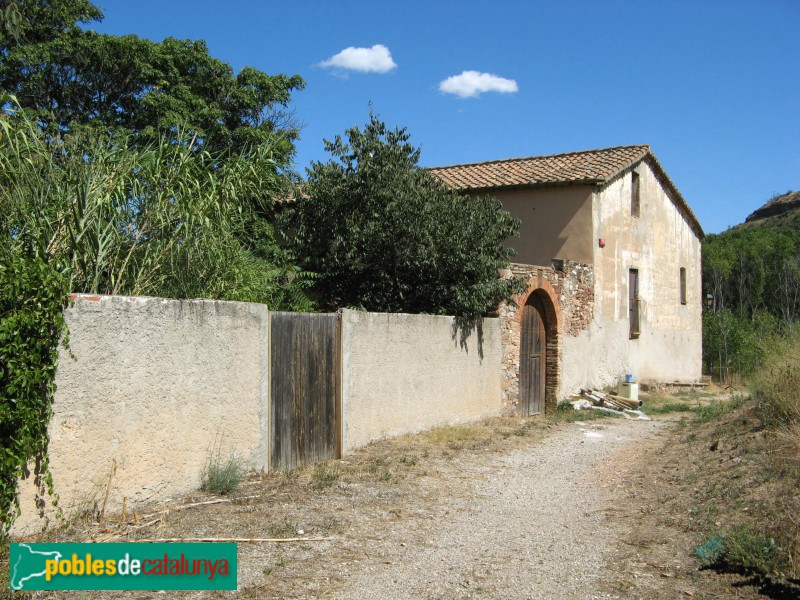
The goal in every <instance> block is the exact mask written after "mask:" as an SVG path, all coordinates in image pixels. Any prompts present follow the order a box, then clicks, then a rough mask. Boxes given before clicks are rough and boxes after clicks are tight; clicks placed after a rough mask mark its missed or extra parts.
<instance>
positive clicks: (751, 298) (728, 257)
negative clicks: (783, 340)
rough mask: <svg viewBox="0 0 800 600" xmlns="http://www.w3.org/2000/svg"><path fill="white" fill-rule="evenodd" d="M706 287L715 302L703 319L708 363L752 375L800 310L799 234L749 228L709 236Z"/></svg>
mask: <svg viewBox="0 0 800 600" xmlns="http://www.w3.org/2000/svg"><path fill="white" fill-rule="evenodd" d="M703 286H704V293H707V294H711V295H712V296H713V298H714V302H713V306H712V308H711V309H710V310H709V312H707V314H706V315H705V316H704V320H703V356H704V360H705V363H706V365H707V366H710V365H711V364H712V363H713V364H714V365H717V366H720V365H721V366H730V367H735V368H736V369H737V370H738V371H739V372H742V373H747V372H751V371H753V370H754V369H755V368H756V367H757V366H758V362H759V361H760V357H761V355H762V354H763V352H762V350H761V347H762V346H763V345H764V344H766V343H768V341H767V340H769V339H770V338H771V336H772V335H774V334H775V333H776V332H781V331H789V330H791V327H792V325H793V323H794V322H795V321H796V315H797V314H798V311H800V232H798V231H794V230H790V229H787V230H782V231H775V230H771V229H766V228H748V229H738V230H731V231H726V232H725V233H722V234H719V235H709V236H708V237H707V238H706V239H705V240H704V242H703Z"/></svg>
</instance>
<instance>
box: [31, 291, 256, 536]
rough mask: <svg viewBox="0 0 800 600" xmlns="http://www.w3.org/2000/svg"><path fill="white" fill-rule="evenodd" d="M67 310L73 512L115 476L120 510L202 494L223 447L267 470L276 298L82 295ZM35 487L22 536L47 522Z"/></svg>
mask: <svg viewBox="0 0 800 600" xmlns="http://www.w3.org/2000/svg"><path fill="white" fill-rule="evenodd" d="M66 319H67V323H68V325H69V329H70V351H71V353H72V354H73V355H74V359H73V358H72V357H71V356H70V354H69V352H66V351H64V350H63V349H62V350H61V352H60V356H59V365H58V373H57V376H56V385H57V386H58V388H57V391H56V395H55V401H54V405H53V417H52V420H51V424H50V436H51V441H50V459H51V470H52V473H53V479H54V481H55V487H56V492H57V493H58V494H59V496H60V499H61V507H62V509H63V511H64V514H65V516H69V515H70V514H71V513H74V512H75V511H82V510H84V509H91V508H92V506H93V505H94V504H95V503H98V506H99V505H100V504H102V501H103V496H104V494H105V488H106V485H107V484H108V481H109V477H111V487H110V493H109V497H108V507H107V510H109V511H112V510H119V508H120V507H121V505H122V499H123V497H125V498H127V502H128V506H129V507H132V508H135V507H136V506H138V505H141V504H142V503H146V502H151V501H154V500H164V499H166V498H169V497H174V496H176V495H180V494H186V493H189V492H193V491H195V490H197V489H198V487H199V485H200V479H201V473H202V470H203V468H204V465H205V463H206V460H207V459H208V458H209V456H210V454H211V452H212V451H213V450H214V447H215V446H217V447H218V449H219V450H220V452H221V453H222V456H223V457H227V456H228V453H229V452H232V451H235V452H236V453H237V454H238V455H239V456H240V457H241V458H243V459H244V460H245V461H246V462H247V463H248V464H249V465H250V466H251V467H253V468H255V469H262V468H266V466H267V456H268V447H269V446H268V444H267V441H268V440H267V432H268V428H267V425H268V423H267V418H268V414H269V413H268V411H267V394H268V356H269V355H268V352H267V350H268V347H269V344H268V342H269V340H268V327H269V319H268V310H267V307H266V306H264V305H261V304H252V303H241V302H215V301H210V300H184V301H180V300H164V299H159V298H123V297H109V296H88V295H77V296H75V302H74V304H73V305H72V306H71V307H70V308H69V309H67V311H66ZM112 471H113V472H114V473H113V475H112ZM25 484H26V485H25V486H24V490H23V495H22V498H21V500H22V506H23V514H22V516H21V517H20V519H19V520H18V521H17V524H16V525H15V533H17V534H20V533H26V532H28V531H30V530H31V529H32V528H37V529H38V528H41V525H42V524H41V522H40V521H38V519H36V518H35V516H36V512H35V509H34V507H33V502H32V499H33V489H32V486H31V485H29V482H25Z"/></svg>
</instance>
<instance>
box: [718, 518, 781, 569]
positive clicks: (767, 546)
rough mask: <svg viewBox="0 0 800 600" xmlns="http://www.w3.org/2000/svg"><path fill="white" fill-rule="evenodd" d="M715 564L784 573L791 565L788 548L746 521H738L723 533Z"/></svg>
mask: <svg viewBox="0 0 800 600" xmlns="http://www.w3.org/2000/svg"><path fill="white" fill-rule="evenodd" d="M715 565H716V566H717V567H723V568H724V570H726V571H733V572H744V573H755V574H758V575H763V576H766V577H783V576H785V575H786V574H787V573H788V572H789V570H790V569H791V561H790V558H789V556H788V554H787V552H786V551H785V550H784V549H783V548H782V547H781V546H780V545H779V544H778V542H776V541H775V539H774V538H773V537H771V536H770V535H768V534H766V533H764V532H762V531H759V530H757V529H755V528H753V527H749V526H746V525H738V526H736V527H734V528H732V529H731V530H730V531H728V532H727V535H725V536H724V537H723V546H722V550H721V552H720V554H719V555H718V556H717V558H716V561H715Z"/></svg>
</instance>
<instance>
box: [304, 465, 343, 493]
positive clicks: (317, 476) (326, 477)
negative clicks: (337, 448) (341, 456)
mask: <svg viewBox="0 0 800 600" xmlns="http://www.w3.org/2000/svg"><path fill="white" fill-rule="evenodd" d="M338 479H339V465H338V464H337V463H334V462H330V461H325V462H320V463H317V464H316V465H314V470H313V471H312V472H311V481H310V482H309V485H310V486H311V487H312V488H313V489H315V490H324V489H325V488H329V487H331V486H332V485H333V484H334V483H336V481H337V480H338Z"/></svg>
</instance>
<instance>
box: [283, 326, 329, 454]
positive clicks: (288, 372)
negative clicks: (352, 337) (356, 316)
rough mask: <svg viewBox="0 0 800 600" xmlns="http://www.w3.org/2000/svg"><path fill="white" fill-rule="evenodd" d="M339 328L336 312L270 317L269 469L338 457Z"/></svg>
mask: <svg viewBox="0 0 800 600" xmlns="http://www.w3.org/2000/svg"><path fill="white" fill-rule="evenodd" d="M340 328H341V319H340V315H339V314H336V313H334V314H311V313H288V312H286V313H285V312H273V313H271V320H270V468H271V469H294V468H296V467H298V466H300V465H303V464H309V463H314V462H317V461H320V460H326V459H329V458H339V457H340V456H341V421H340V418H341V417H340V414H341V407H340V404H341V398H340V385H339V380H340V371H341V368H340V363H341V360H340V356H339V354H340V351H339V348H340Z"/></svg>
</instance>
